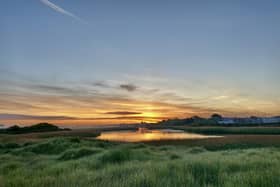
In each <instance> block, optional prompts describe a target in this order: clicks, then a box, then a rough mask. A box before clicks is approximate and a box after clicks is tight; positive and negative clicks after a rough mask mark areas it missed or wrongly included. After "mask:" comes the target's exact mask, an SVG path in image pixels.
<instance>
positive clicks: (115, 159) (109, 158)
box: [100, 149, 132, 163]
mask: <svg viewBox="0 0 280 187" xmlns="http://www.w3.org/2000/svg"><path fill="white" fill-rule="evenodd" d="M131 158H132V153H131V151H130V150H128V149H119V150H112V151H109V152H107V153H105V154H104V155H102V156H101V158H100V159H101V161H102V162H103V163H121V162H124V161H128V160H131Z"/></svg>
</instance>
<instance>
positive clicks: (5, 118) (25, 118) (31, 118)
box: [0, 114, 77, 120]
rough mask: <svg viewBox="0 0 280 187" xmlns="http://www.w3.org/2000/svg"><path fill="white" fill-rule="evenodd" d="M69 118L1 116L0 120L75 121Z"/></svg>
mask: <svg viewBox="0 0 280 187" xmlns="http://www.w3.org/2000/svg"><path fill="white" fill-rule="evenodd" d="M75 119H77V118H73V117H67V116H35V115H22V114H0V120H75Z"/></svg>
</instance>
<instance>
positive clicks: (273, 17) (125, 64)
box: [0, 0, 280, 126]
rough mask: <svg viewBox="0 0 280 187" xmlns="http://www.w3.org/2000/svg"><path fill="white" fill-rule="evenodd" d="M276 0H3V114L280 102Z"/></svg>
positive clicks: (83, 114) (71, 118) (140, 116)
mask: <svg viewBox="0 0 280 187" xmlns="http://www.w3.org/2000/svg"><path fill="white" fill-rule="evenodd" d="M279 9H280V1H278V0H246V1H244V0H234V1H224V0H213V1H208V0H185V1H183V0H172V1H171V0H160V1H159V0H154V1H150V0H142V1H134V0H118V1H115V0H104V1H103V0H102V1H101V0H81V1H77V0H67V1H66V0H28V1H27V0H2V1H0V124H5V125H12V124H19V125H28V124H33V123H37V122H42V121H46V122H51V123H55V124H59V125H72V126H73V125H74V126H75V125H77V126H88V125H103V124H126V123H139V122H141V121H142V122H157V121H160V120H163V119H167V118H176V117H177V118H185V117H190V116H194V115H198V116H202V117H208V116H210V115H211V114H212V113H220V114H222V115H223V116H232V117H236V116H240V117H243V116H252V115H255V116H256V115H257V116H275V115H279V114H280V107H279V106H280V84H279V80H280V73H279V71H280V34H279V33H280V22H279V20H280V11H279Z"/></svg>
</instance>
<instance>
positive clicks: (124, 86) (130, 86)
mask: <svg viewBox="0 0 280 187" xmlns="http://www.w3.org/2000/svg"><path fill="white" fill-rule="evenodd" d="M120 88H121V89H123V90H126V91H128V92H133V91H135V90H136V89H137V86H135V85H133V84H121V85H120Z"/></svg>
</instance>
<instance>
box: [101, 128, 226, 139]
mask: <svg viewBox="0 0 280 187" xmlns="http://www.w3.org/2000/svg"><path fill="white" fill-rule="evenodd" d="M218 137H221V136H208V135H202V134H194V133H187V132H184V131H180V130H172V129H161V130H148V129H145V128H139V129H138V131H113V132H102V133H101V135H100V136H98V137H97V138H96V139H99V140H109V141H117V142H147V141H159V140H183V139H205V138H218Z"/></svg>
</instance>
